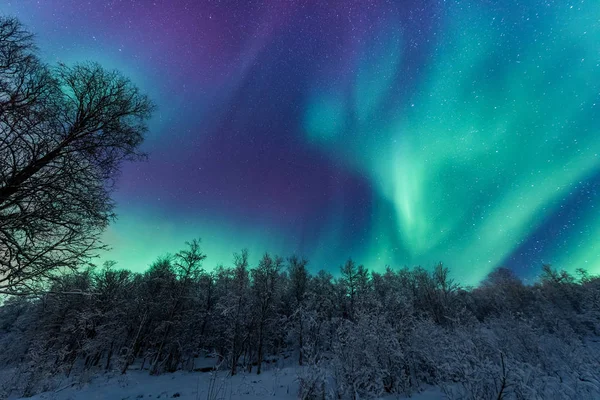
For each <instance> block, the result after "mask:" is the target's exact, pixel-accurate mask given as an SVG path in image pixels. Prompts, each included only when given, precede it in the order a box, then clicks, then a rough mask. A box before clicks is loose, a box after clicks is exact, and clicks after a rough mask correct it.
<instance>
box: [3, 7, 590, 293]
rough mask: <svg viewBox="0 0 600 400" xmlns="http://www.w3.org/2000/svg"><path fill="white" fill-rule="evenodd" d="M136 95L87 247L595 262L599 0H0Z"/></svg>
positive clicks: (473, 272)
mask: <svg viewBox="0 0 600 400" xmlns="http://www.w3.org/2000/svg"><path fill="white" fill-rule="evenodd" d="M0 12H2V13H3V14H9V15H14V16H17V17H19V18H20V19H21V20H22V22H24V23H25V24H26V25H27V26H28V27H29V28H30V29H31V30H32V31H34V32H35V33H36V34H37V39H38V44H39V47H40V51H41V55H42V57H43V58H44V59H45V60H47V61H48V62H51V63H54V62H58V61H62V62H67V63H72V62H76V61H83V60H94V61H98V62H100V63H102V64H103V65H105V66H106V67H109V68H116V69H119V70H121V71H122V72H123V73H124V74H126V75H127V76H129V77H130V78H131V79H132V80H133V81H134V82H135V83H136V84H137V85H138V86H140V87H141V88H142V90H144V91H145V92H147V93H148V94H149V95H150V96H151V97H152V98H153V99H154V101H155V102H156V103H157V105H158V107H159V108H158V111H157V113H156V114H155V116H154V118H153V120H152V122H151V132H150V133H149V135H148V139H147V141H146V143H145V144H144V150H145V151H147V152H148V153H149V154H150V158H149V160H148V161H147V162H144V163H136V164H128V165H126V166H125V167H124V170H123V174H122V177H121V179H120V183H119V189H118V191H117V192H116V193H115V198H116V200H117V203H118V207H117V213H118V215H119V218H118V221H117V222H116V223H114V224H113V225H112V226H111V227H110V228H109V230H108V231H107V232H106V235H105V237H106V241H107V243H108V244H110V245H111V246H112V248H113V249H112V251H111V252H110V253H109V254H107V255H105V256H104V257H105V258H108V259H113V260H116V261H117V262H118V263H119V264H118V265H119V266H121V267H125V268H129V269H132V270H136V271H141V270H143V269H145V268H146V267H147V266H148V265H149V263H151V262H152V261H153V260H154V259H155V258H156V257H157V256H158V255H161V254H164V253H167V252H175V251H177V250H178V249H180V248H181V247H182V245H183V243H184V242H185V241H186V240H190V239H192V238H195V237H201V238H202V241H203V245H204V250H205V251H206V253H207V254H208V256H209V258H208V259H207V262H206V266H207V267H210V266H213V265H216V264H218V263H225V264H227V263H229V262H230V261H231V258H232V257H231V254H232V253H233V252H235V251H239V250H240V249H241V248H244V247H246V248H248V249H249V250H250V252H251V254H252V255H253V256H254V258H257V257H258V256H259V255H260V254H261V253H263V252H264V251H272V252H276V253H279V254H283V255H289V254H291V253H296V254H300V255H304V256H306V257H307V258H308V259H309V260H310V266H311V268H312V269H313V270H318V269H322V268H323V269H327V270H331V271H337V269H338V267H339V265H340V264H341V263H342V262H343V261H344V260H345V259H346V258H348V257H353V258H354V259H355V260H356V261H357V262H359V263H364V264H365V265H366V266H368V267H369V268H371V269H375V270H379V269H382V268H383V267H384V266H385V265H386V264H389V265H392V266H404V265H408V266H413V265H417V264H420V265H422V266H425V267H431V266H433V265H434V264H435V263H436V262H439V261H444V262H445V264H446V265H448V266H449V267H450V268H451V269H452V270H453V271H454V274H455V276H456V277H457V278H459V279H460V280H461V281H462V282H465V283H475V282H477V281H478V280H480V279H481V278H482V277H483V276H485V274H487V273H488V272H489V271H490V270H491V269H492V268H494V267H496V266H500V265H503V266H508V267H510V268H512V269H514V270H515V271H517V272H518V273H519V274H520V275H521V276H523V277H525V278H531V277H534V276H535V275H536V274H537V273H538V272H539V267H540V265H541V263H542V262H547V263H552V264H554V265H555V266H557V267H560V268H565V269H567V270H569V271H574V270H575V269H576V268H580V267H583V268H587V269H588V270H589V271H590V272H592V273H600V240H599V239H600V209H599V207H600V198H599V197H598V190H599V188H600V2H598V1H596V0H583V1H582V0H579V1H566V0H560V1H537V0H521V1H514V0H506V1H490V0H473V1H466V0H465V1H455V0H448V1H441V0H437V1H429V0H403V1H383V0H381V1H377V0H329V1H307V0H271V1H252V0H222V1H217V0H204V1H193V0H188V1H184V0H155V1H153V0H112V1H109V0H97V1H83V0H39V1H31V0H13V1H6V0H0Z"/></svg>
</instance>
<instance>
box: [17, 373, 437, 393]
mask: <svg viewBox="0 0 600 400" xmlns="http://www.w3.org/2000/svg"><path fill="white" fill-rule="evenodd" d="M82 381H83V382H82ZM297 393H298V379H297V374H296V369H295V368H283V369H273V370H269V371H265V372H264V373H263V374H261V375H259V376H257V375H256V374H244V373H241V374H239V375H236V376H234V377H233V378H230V377H227V376H226V372H217V373H216V374H215V373H203V372H181V371H179V372H175V373H172V374H168V373H167V374H162V375H159V376H150V375H149V374H148V372H147V371H130V372H128V373H127V374H126V375H117V374H106V375H96V376H93V377H89V378H87V379H85V378H84V379H81V378H80V379H79V381H78V382H65V383H64V384H63V385H62V386H59V388H58V389H57V390H54V391H49V392H44V393H40V394H38V395H35V396H33V397H30V398H29V399H33V400H42V399H43V400H101V399H102V400H126V399H127V400H129V399H131V400H133V399H172V398H177V399H181V400H220V399H222V400H258V399H273V400H293V399H297V398H298V396H297ZM387 398H388V399H390V400H391V399H399V398H402V399H405V398H406V397H397V396H389V397H387ZM443 398H444V397H443V395H442V393H441V392H440V391H438V390H435V389H431V390H427V391H425V392H423V393H419V394H415V395H414V396H413V397H411V399H416V400H438V399H443ZM11 400H12V399H11Z"/></svg>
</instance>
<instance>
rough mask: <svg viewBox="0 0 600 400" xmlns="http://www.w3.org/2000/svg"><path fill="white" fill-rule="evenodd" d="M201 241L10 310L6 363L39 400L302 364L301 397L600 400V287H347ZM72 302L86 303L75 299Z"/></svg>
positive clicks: (373, 280)
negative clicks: (107, 382) (68, 385)
mask: <svg viewBox="0 0 600 400" xmlns="http://www.w3.org/2000/svg"><path fill="white" fill-rule="evenodd" d="M204 259H205V255H204V253H203V252H202V251H201V248H200V243H199V241H192V242H191V243H188V244H187V247H186V248H185V249H184V250H182V251H180V252H178V253H177V254H175V255H173V256H166V257H162V258H160V259H158V260H157V261H156V262H155V263H154V264H152V265H151V266H150V268H149V269H148V270H147V271H146V272H144V273H133V272H130V271H128V270H124V269H123V270H121V269H116V268H115V265H114V264H112V263H107V264H105V265H104V266H103V267H101V268H87V269H83V270H80V271H77V272H72V273H69V274H66V275H63V276H61V277H60V278H58V279H57V280H56V281H55V282H54V283H53V284H52V286H51V287H50V288H49V289H48V293H47V294H44V295H42V296H41V297H39V296H38V297H32V298H29V297H23V296H17V297H12V298H9V299H7V300H6V301H5V304H4V306H3V307H1V308H0V346H1V347H2V348H3V349H5V351H3V352H2V354H1V355H0V363H2V364H3V365H5V366H18V374H17V375H16V376H18V378H19V379H16V378H15V379H16V380H15V381H14V382H12V383H11V384H12V385H13V386H12V387H13V388H19V390H21V391H22V392H24V393H26V394H28V393H29V394H30V393H33V392H34V391H36V390H39V386H37V385H38V384H39V383H40V382H43V381H45V380H46V381H47V380H48V379H49V378H50V377H51V376H53V375H61V376H64V374H67V375H69V374H71V373H73V371H77V373H81V372H82V371H85V370H90V371H96V372H98V371H118V372H119V373H126V372H127V370H128V369H129V368H130V367H131V366H132V365H135V366H136V369H137V368H142V369H146V370H147V371H148V373H150V374H160V373H166V372H172V371H176V370H197V369H199V368H200V367H199V366H201V365H204V364H202V362H201V361H202V360H206V359H207V357H208V358H210V359H212V360H213V363H214V365H220V366H221V368H222V369H225V370H227V371H228V373H229V374H231V375H234V374H237V373H240V371H244V372H245V373H256V374H260V373H261V372H262V368H265V367H266V366H268V365H270V363H271V362H277V363H278V365H282V364H285V365H296V366H298V368H299V369H298V371H299V372H298V374H299V379H300V380H301V393H300V396H301V398H315V399H316V398H323V397H325V398H334V397H337V398H364V397H369V396H379V395H383V394H386V393H402V394H410V393H412V392H413V391H416V390H418V389H419V388H421V387H423V385H441V386H442V387H444V389H445V390H446V392H447V394H448V395H449V396H450V397H452V398H477V399H492V398H493V399H499V398H520V399H533V398H579V399H585V398H595V396H598V395H599V394H600V381H599V376H598V373H597V371H598V370H600V368H599V367H600V279H599V278H598V277H590V276H588V275H587V274H586V273H585V272H584V271H580V274H579V277H578V278H575V277H573V276H571V275H570V274H568V273H566V272H564V271H556V270H554V269H552V268H551V267H550V266H544V267H543V269H542V274H541V277H540V280H539V282H538V283H536V284H535V285H532V286H528V285H524V284H523V283H522V282H521V281H520V280H519V279H518V278H517V277H516V276H515V275H514V274H513V273H512V272H511V271H510V270H508V269H497V270H495V271H493V272H492V273H490V274H489V276H488V277H487V278H486V279H485V280H484V281H483V282H482V284H481V285H480V286H479V287H476V288H464V287H461V286H460V285H459V284H457V283H455V282H453V281H452V280H451V279H450V278H449V271H448V270H447V268H445V267H444V266H443V265H438V266H436V267H435V268H434V269H433V270H432V271H427V270H425V269H423V268H414V269H407V268H403V269H399V270H393V269H391V268H387V269H386V270H385V271H384V272H382V273H377V272H372V271H368V270H367V269H366V268H365V267H363V266H360V265H359V266H357V265H356V264H355V263H354V262H353V261H352V260H349V261H348V262H347V263H345V264H344V265H343V266H342V267H341V268H340V271H339V274H338V275H337V276H336V277H334V276H333V275H332V274H330V273H328V272H326V271H320V272H319V273H317V274H311V273H310V272H309V270H308V269H307V262H306V260H303V259H301V258H298V257H290V258H288V259H282V258H280V257H277V256H272V255H270V254H265V255H264V256H263V257H262V258H261V259H260V261H259V262H258V263H257V264H256V265H254V266H251V265H250V263H249V259H248V253H247V252H246V251H242V252H240V253H239V254H236V255H235V256H234V258H233V263H232V265H231V266H219V267H217V268H214V269H212V270H205V269H204V268H203V266H202V262H203V260H204ZM73 293H82V294H78V295H75V294H73Z"/></svg>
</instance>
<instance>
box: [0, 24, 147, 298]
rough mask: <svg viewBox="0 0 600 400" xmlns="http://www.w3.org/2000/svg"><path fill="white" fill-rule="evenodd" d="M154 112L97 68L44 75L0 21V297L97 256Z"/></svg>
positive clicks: (27, 43) (26, 43)
mask: <svg viewBox="0 0 600 400" xmlns="http://www.w3.org/2000/svg"><path fill="white" fill-rule="evenodd" d="M153 108H154V106H153V104H152V102H151V101H150V100H149V99H148V98H147V97H146V96H145V95H143V94H141V93H140V92H139V90H138V89H137V88H136V87H135V86H134V85H133V84H132V83H131V82H130V81H129V80H128V79H127V78H125V77H123V76H122V75H121V74H119V73H118V72H116V71H107V70H105V69H103V68H102V67H101V66H100V65H99V64H95V63H84V64H77V65H75V66H66V65H64V64H60V65H59V66H57V67H55V68H51V67H49V66H47V65H45V64H44V63H42V62H41V61H40V60H39V58H38V57H37V56H36V48H35V45H34V42H33V37H32V35H31V34H30V33H29V32H28V31H27V30H25V29H24V28H23V26H22V25H21V24H20V22H19V21H18V20H16V19H12V18H5V17H0V293H11V294H20V293H29V292H32V291H35V290H37V289H39V287H40V285H41V284H43V283H44V282H46V281H47V280H48V278H51V277H53V276H54V275H55V273H56V272H59V271H61V270H65V269H73V268H76V267H77V266H78V265H81V264H82V263H84V262H85V261H86V260H87V259H88V258H89V257H90V256H92V255H94V254H96V252H97V251H98V250H99V249H100V248H102V247H103V246H102V244H101V242H100V240H99V237H100V234H101V232H102V230H103V229H104V228H105V227H106V226H107V224H108V223H109V221H110V220H111V219H112V218H113V216H114V214H113V208H114V204H113V202H112V200H111V197H110V194H111V191H112V188H113V187H114V182H115V178H116V177H117V175H118V172H119V167H120V165H121V163H122V162H123V161H124V160H132V159H139V158H140V157H142V156H143V154H142V153H141V152H140V151H139V145H140V144H141V143H142V141H143V138H144V134H145V132H146V131H147V125H146V122H147V120H148V119H149V118H150V115H151V113H152V110H153Z"/></svg>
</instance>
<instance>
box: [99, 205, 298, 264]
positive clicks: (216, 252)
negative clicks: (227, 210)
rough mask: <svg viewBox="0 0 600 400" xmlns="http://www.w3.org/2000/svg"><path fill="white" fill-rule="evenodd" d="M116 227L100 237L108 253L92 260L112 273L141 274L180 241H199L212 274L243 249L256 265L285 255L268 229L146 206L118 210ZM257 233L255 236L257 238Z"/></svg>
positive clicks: (181, 246) (176, 248)
mask: <svg viewBox="0 0 600 400" xmlns="http://www.w3.org/2000/svg"><path fill="white" fill-rule="evenodd" d="M119 210H120V214H119V218H118V220H117V221H116V223H113V224H111V226H110V227H109V228H108V230H107V232H106V233H105V235H104V241H105V243H106V244H107V245H109V246H110V248H111V249H110V251H109V252H106V253H104V254H101V255H100V258H99V259H97V260H95V261H96V263H97V264H101V263H103V262H104V261H107V260H113V261H116V262H117V268H125V269H129V270H132V271H134V272H143V271H145V270H146V269H147V268H148V267H149V266H150V265H151V264H152V263H153V262H154V261H156V260H157V259H158V258H159V257H161V256H164V255H167V254H171V255H172V254H175V253H177V252H178V251H179V250H182V249H184V248H185V242H186V241H191V240H192V239H194V238H200V239H201V241H202V249H203V251H204V252H205V253H206V255H207V259H206V261H205V262H204V267H205V269H207V270H211V269H213V268H214V267H216V266H217V265H220V264H222V265H225V266H231V264H232V261H233V253H235V252H239V251H241V250H242V249H248V251H249V255H250V261H251V262H253V263H254V262H257V261H258V260H259V258H260V257H261V256H262V255H263V254H264V253H265V252H266V251H268V252H272V253H274V254H279V255H282V256H287V255H288V254H287V252H285V250H286V249H289V243H284V242H283V241H282V238H281V236H276V235H272V234H270V233H269V230H268V228H267V227H263V226H259V225H256V226H253V227H252V228H251V229H250V228H248V229H244V228H242V227H240V226H239V225H237V224H234V223H231V224H228V223H225V222H224V221H223V220H218V222H217V220H216V219H215V221H209V220H207V219H206V218H204V220H203V221H202V222H198V221H197V220H196V219H193V218H190V217H189V216H179V217H178V216H175V215H173V214H167V215H162V214H161V211H160V210H156V209H150V208H148V207H138V208H136V207H131V206H127V207H126V206H123V207H120V208H119ZM258 233H260V234H258Z"/></svg>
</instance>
